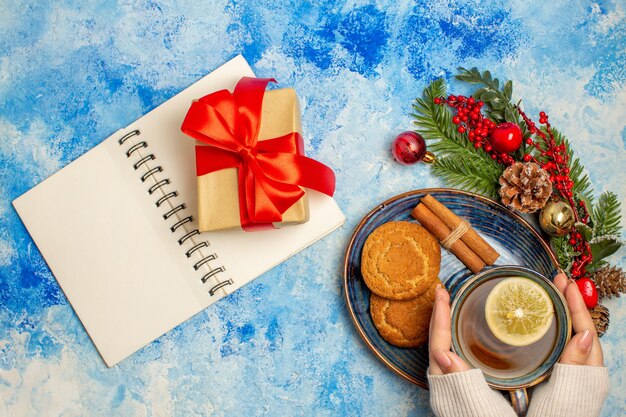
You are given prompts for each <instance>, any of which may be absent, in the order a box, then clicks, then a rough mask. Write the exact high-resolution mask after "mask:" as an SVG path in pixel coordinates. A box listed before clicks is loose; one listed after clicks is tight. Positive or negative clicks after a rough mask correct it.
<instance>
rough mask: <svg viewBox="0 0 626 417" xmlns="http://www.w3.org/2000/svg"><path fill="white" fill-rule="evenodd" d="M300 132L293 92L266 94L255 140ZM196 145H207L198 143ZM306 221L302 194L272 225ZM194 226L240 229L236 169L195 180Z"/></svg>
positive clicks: (289, 90) (297, 106)
mask: <svg viewBox="0 0 626 417" xmlns="http://www.w3.org/2000/svg"><path fill="white" fill-rule="evenodd" d="M301 130H302V126H301V121H300V106H299V104H298V97H297V96H296V92H295V90H294V89H292V88H282V89H278V90H270V91H266V92H265V95H264V96H263V106H262V112H261V125H260V129H259V136H258V140H259V141H263V140H266V139H271V138H276V137H280V136H283V135H286V134H288V133H290V132H298V133H302V132H301ZM197 144H198V146H203V145H204V146H210V145H205V144H203V143H202V142H199V141H198V142H197ZM303 190H304V189H303ZM308 219H309V204H308V199H307V196H306V194H305V195H304V196H303V197H302V198H300V200H298V201H297V202H296V203H295V204H294V205H292V206H291V207H290V208H289V209H288V210H287V211H286V212H284V213H283V218H282V221H281V222H275V223H273V225H274V226H275V227H281V226H284V225H289V224H299V223H304V222H306V221H308ZM198 223H199V230H200V231H201V232H206V231H212V230H221V229H230V228H239V227H241V221H240V207H239V193H238V179H237V168H225V169H222V170H219V171H215V172H211V173H208V174H205V175H201V176H199V177H198Z"/></svg>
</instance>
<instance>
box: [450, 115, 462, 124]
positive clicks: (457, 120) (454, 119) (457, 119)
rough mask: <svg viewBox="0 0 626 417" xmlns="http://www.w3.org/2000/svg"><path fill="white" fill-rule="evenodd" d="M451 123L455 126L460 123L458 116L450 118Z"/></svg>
mask: <svg viewBox="0 0 626 417" xmlns="http://www.w3.org/2000/svg"><path fill="white" fill-rule="evenodd" d="M452 123H454V124H455V125H458V124H459V123H461V118H460V117H459V116H454V117H453V118H452Z"/></svg>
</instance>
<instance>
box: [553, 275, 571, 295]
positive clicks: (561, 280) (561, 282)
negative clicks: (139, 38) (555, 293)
mask: <svg viewBox="0 0 626 417" xmlns="http://www.w3.org/2000/svg"><path fill="white" fill-rule="evenodd" d="M553 282H554V285H555V286H556V287H557V288H558V289H559V291H561V294H565V289H566V288H567V284H568V283H569V281H568V280H567V275H565V274H564V273H563V272H559V273H558V274H557V275H556V276H555V277H554V280H553Z"/></svg>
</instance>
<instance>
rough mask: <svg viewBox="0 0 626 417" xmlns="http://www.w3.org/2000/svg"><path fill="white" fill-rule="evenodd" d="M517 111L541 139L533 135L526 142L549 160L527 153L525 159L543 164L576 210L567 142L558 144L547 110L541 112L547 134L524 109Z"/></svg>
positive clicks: (553, 182)
mask: <svg viewBox="0 0 626 417" xmlns="http://www.w3.org/2000/svg"><path fill="white" fill-rule="evenodd" d="M517 111H518V112H519V114H520V116H522V118H523V119H524V122H525V123H526V125H527V126H528V130H529V131H530V133H531V134H533V135H536V136H537V137H539V138H540V139H541V142H538V141H533V139H532V136H531V137H528V138H527V139H526V144H527V145H529V146H532V147H533V148H535V149H537V150H538V151H539V152H540V154H541V156H542V157H544V158H542V159H544V160H547V161H546V162H544V163H543V164H542V163H540V162H539V161H538V160H537V159H536V158H535V157H534V156H532V155H530V154H529V153H527V154H526V155H524V161H525V162H529V161H533V162H536V163H538V164H539V165H541V167H542V168H543V169H545V170H546V171H548V173H549V174H550V181H552V184H554V187H555V188H556V189H557V190H558V191H559V193H560V194H561V195H562V196H563V197H564V198H565V199H566V200H568V201H569V202H570V205H571V206H572V209H573V210H574V211H576V206H575V204H574V200H573V199H572V197H573V193H572V188H573V187H574V181H572V179H571V178H570V177H569V173H570V169H569V155H568V154H567V149H566V147H565V144H563V143H562V144H560V145H557V144H556V140H555V139H554V135H553V134H552V130H551V129H550V123H549V122H548V115H547V114H546V113H545V112H540V113H539V123H540V124H542V125H545V127H546V132H547V135H546V133H544V132H543V131H542V130H541V129H538V128H537V125H535V123H534V122H533V121H532V120H530V119H529V118H528V116H526V114H525V113H524V112H523V111H522V109H520V108H519V107H518V108H517ZM577 220H578V219H577Z"/></svg>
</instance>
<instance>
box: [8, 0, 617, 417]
mask: <svg viewBox="0 0 626 417" xmlns="http://www.w3.org/2000/svg"><path fill="white" fill-rule="evenodd" d="M315 3H316V2H305V3H300V2H290V3H289V4H283V3H282V2H274V1H268V0H257V1H245V0H244V1H232V2H231V1H213V2H206V3H203V2H195V1H143V0H139V1H130V2H129V1H108V0H103V1H89V2H82V1H22V0H16V1H12V2H2V7H1V8H0V303H1V309H0V415H2V416H5V415H6V416H78V415H81V416H83V415H90V416H112V415H115V416H162V415H172V416H204V415H215V416H231V415H233V416H237V415H241V416H256V415H269V416H274V415H315V416H338V415H346V416H366V415H372V416H374V415H376V416H379V415H390V416H426V415H432V412H431V411H430V408H429V398H428V393H427V392H426V391H424V390H422V389H420V388H417V387H416V386H414V385H412V384H410V383H409V382H407V381H405V380H403V379H402V378H400V377H398V376H397V375H396V374H394V373H393V372H391V371H390V370H388V369H387V368H386V367H385V366H384V365H383V364H382V363H381V362H380V361H379V360H378V359H377V358H376V357H375V356H374V355H373V354H372V353H371V352H370V351H369V350H368V348H367V347H366V346H365V344H364V343H363V341H362V340H361V339H360V336H359V335H358V334H357V332H356V330H355V328H354V325H353V324H352V322H351V320H350V317H349V315H348V311H347V308H346V304H345V302H344V298H343V293H342V275H341V270H342V264H343V256H344V251H345V248H346V245H347V243H348V240H349V238H350V235H351V233H352V231H353V230H354V228H355V226H356V225H357V223H358V222H359V220H360V219H361V217H362V216H363V215H364V214H365V213H366V212H367V211H369V209H370V208H372V207H374V206H375V205H377V204H378V203H379V202H381V201H383V200H385V199H387V198H390V197H392V196H394V195H396V194H399V193H402V192H405V191H409V190H412V189H418V188H425V187H435V186H441V185H443V184H442V183H441V182H440V181H439V180H438V179H437V178H436V177H434V176H433V175H432V174H431V173H430V168H429V166H427V165H424V164H418V165H415V166H411V167H405V166H401V165H399V164H398V163H396V162H394V161H393V159H392V157H391V155H390V152H389V149H390V144H391V142H392V140H393V138H394V137H395V135H397V134H398V133H400V132H402V131H404V130H408V129H410V128H411V117H410V112H411V103H412V100H413V99H414V98H415V97H416V96H418V95H420V94H421V91H422V89H423V88H424V87H425V86H426V85H427V83H429V82H430V81H431V80H433V79H434V78H436V77H445V78H446V79H448V80H449V81H451V82H452V89H453V90H455V91H460V92H467V91H468V90H467V87H466V86H463V85H461V84H459V83H458V82H455V81H454V80H452V76H453V74H454V73H455V69H456V68H457V67H458V66H464V67H472V66H478V67H480V68H482V69H490V70H491V71H492V72H493V73H494V74H497V75H498V76H499V77H500V78H504V79H512V80H514V96H515V97H517V98H523V106H524V108H525V109H526V110H527V112H528V113H529V114H531V115H535V116H534V117H535V118H536V117H537V116H536V114H537V113H538V112H539V111H540V110H545V111H546V112H547V113H548V114H549V115H550V117H551V118H550V120H551V122H552V123H553V125H555V126H557V127H558V128H559V129H560V130H561V131H562V132H563V133H564V134H565V135H566V136H567V137H568V138H569V139H570V140H571V142H572V143H573V144H574V149H575V151H576V154H577V156H579V157H580V159H581V160H582V162H583V164H584V165H585V167H586V168H587V170H588V172H589V176H590V178H591V180H592V182H593V184H594V185H595V188H596V193H597V194H599V193H600V192H602V191H605V190H613V191H614V192H616V193H617V194H618V196H619V199H620V201H621V202H622V205H624V202H625V197H626V182H625V181H624V180H623V175H624V168H623V165H622V164H623V161H624V160H625V159H626V158H625V157H626V152H625V150H624V147H625V142H626V129H625V126H626V123H625V118H624V116H625V115H626V98H625V97H626V71H625V70H624V68H626V43H625V42H626V8H625V5H624V3H623V2H622V1H619V0H615V1H603V0H601V1H597V2H591V1H577V2H547V3H546V2H544V1H539V0H530V1H524V2H522V1H518V2H511V3H509V2H506V1H495V2H494V1H471V2H454V1H445V0H443V1H435V0H428V1H426V2H419V5H417V4H414V2H410V1H403V0H400V1H397V0H396V1H389V0H379V1H376V2H369V1H354V2H325V4H324V5H317V4H315ZM319 3H324V2H319ZM415 3H418V2H415ZM239 53H242V54H243V55H244V57H245V58H246V59H247V60H248V61H249V62H250V64H251V66H252V67H253V69H254V71H255V73H256V74H257V75H258V76H264V77H275V78H277V79H278V81H279V83H280V85H282V86H293V87H295V89H296V90H297V92H298V95H299V97H300V100H301V107H302V120H303V128H304V132H305V136H306V141H307V142H306V143H307V145H306V148H307V153H308V154H309V155H310V156H312V157H314V158H316V159H319V160H322V161H324V162H326V163H327V164H329V165H330V166H332V167H333V168H334V170H335V172H336V174H337V179H338V184H337V193H336V200H337V202H338V203H339V205H340V206H341V208H342V209H343V211H344V213H345V214H346V217H347V220H346V224H345V225H344V226H343V227H342V228H341V229H340V230H338V231H336V232H335V233H333V234H332V235H330V236H329V237H327V238H326V239H325V240H323V241H321V242H318V243H317V244H315V245H313V246H312V247H310V248H308V249H306V250H305V251H303V252H301V253H300V254H298V255H297V256H294V257H293V258H291V259H289V260H287V261H286V262H284V263H283V264H281V265H280V266H278V267H277V268H275V269H273V270H272V271H270V272H268V273H267V274H265V275H263V276H262V277H260V278H259V279H257V280H256V281H254V282H253V283H252V284H250V285H248V286H247V287H245V288H244V289H242V290H241V291H239V292H237V293H235V294H233V295H231V296H229V297H228V298H227V299H224V300H222V301H220V302H219V303H218V304H216V305H214V306H212V307H210V308H209V309H207V310H205V311H204V312H202V313H200V314H198V315H197V316H195V317H194V318H193V319H191V320H189V321H188V322H186V323H184V324H182V325H181V326H179V327H177V328H176V329H175V330H173V331H171V332H169V333H168V334H166V335H164V336H163V337H161V338H159V339H158V340H157V341H155V342H154V343H152V344H150V345H149V346H147V347H146V348H144V349H142V350H141V351H139V352H138V353H136V354H135V355H133V356H131V357H130V358H129V359H127V360H125V361H123V362H122V363H120V364H119V365H118V366H116V367H114V368H112V369H108V368H107V367H106V366H105V365H104V364H103V362H102V361H101V359H100V357H99V355H98V353H97V351H96V350H95V348H94V346H93V345H92V343H91V341H90V339H89V337H88V336H87V334H86V332H85V330H84V329H83V327H82V326H81V324H80V322H79V320H78V319H77V317H76V315H75V314H74V312H73V310H72V308H71V306H70V305H69V304H68V302H67V300H66V298H65V296H64V295H63V293H62V291H61V290H60V289H59V286H58V285H57V283H56V281H55V279H54V277H53V275H52V274H51V273H50V271H49V269H48V267H47V266H46V263H45V261H44V260H43V258H42V257H41V255H40V253H39V252H38V250H37V248H36V246H35V245H34V244H33V242H32V240H31V238H30V236H29V234H28V233H27V231H26V230H25V228H24V226H23V225H22V223H21V221H20V219H19V218H18V216H17V214H16V212H15V210H14V209H13V207H12V206H11V201H12V200H13V199H14V198H15V197H17V196H19V195H20V194H22V193H23V192H25V191H26V190H28V189H29V188H30V187H32V186H34V185H35V184H37V183H39V182H40V181H42V180H43V179H44V178H46V177H47V176H49V175H50V174H52V173H54V172H55V171H57V170H58V169H60V168H62V167H63V166H65V165H67V164H68V163H70V162H71V161H73V160H74V159H75V158H77V157H78V156H80V155H82V154H83V153H84V152H86V151H87V150H89V149H90V148H92V147H93V146H94V145H96V144H98V143H99V142H101V141H102V140H103V139H104V138H105V137H107V136H108V135H109V134H111V133H112V132H114V131H115V130H117V129H119V128H121V127H123V126H126V125H127V124H129V123H131V122H132V121H133V120H135V119H136V118H137V117H139V116H141V115H142V114H144V113H146V112H147V111H149V110H150V109H152V108H154V107H155V106H157V105H159V104H160V103H162V102H163V101H165V100H166V99H168V98H169V97H171V96H172V95H174V94H175V93H176V92H178V91H179V90H181V89H183V88H184V87H186V86H187V85H189V84H190V83H192V82H193V81H195V80H197V79H198V78H200V77H201V76H203V75H205V74H206V73H208V72H210V71H211V70H212V69H214V68H216V67H217V66H219V65H220V64H221V63H223V62H225V61H226V60H228V59H230V58H232V57H233V56H235V55H236V54H239ZM624 252H625V251H623V250H622V251H620V252H618V253H617V254H616V255H614V256H613V257H612V259H611V260H612V262H613V263H614V264H617V265H624ZM624 304H625V303H624V297H622V298H619V299H617V298H614V299H612V300H608V301H606V303H605V305H606V306H607V307H609V309H610V312H611V324H610V328H609V331H608V333H607V334H606V335H605V336H604V337H603V338H602V343H603V347H604V352H605V358H606V362H607V364H608V367H609V369H610V375H611V391H610V395H609V397H608V400H607V402H606V404H605V407H604V409H603V413H602V415H604V416H618V415H619V416H621V415H625V414H626V372H625V371H624V369H626V363H625V354H624V350H625V349H624V347H625V344H624V343H625V342H624V341H625V340H626V333H625V329H626V317H625V311H626V306H625V305H624Z"/></svg>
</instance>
